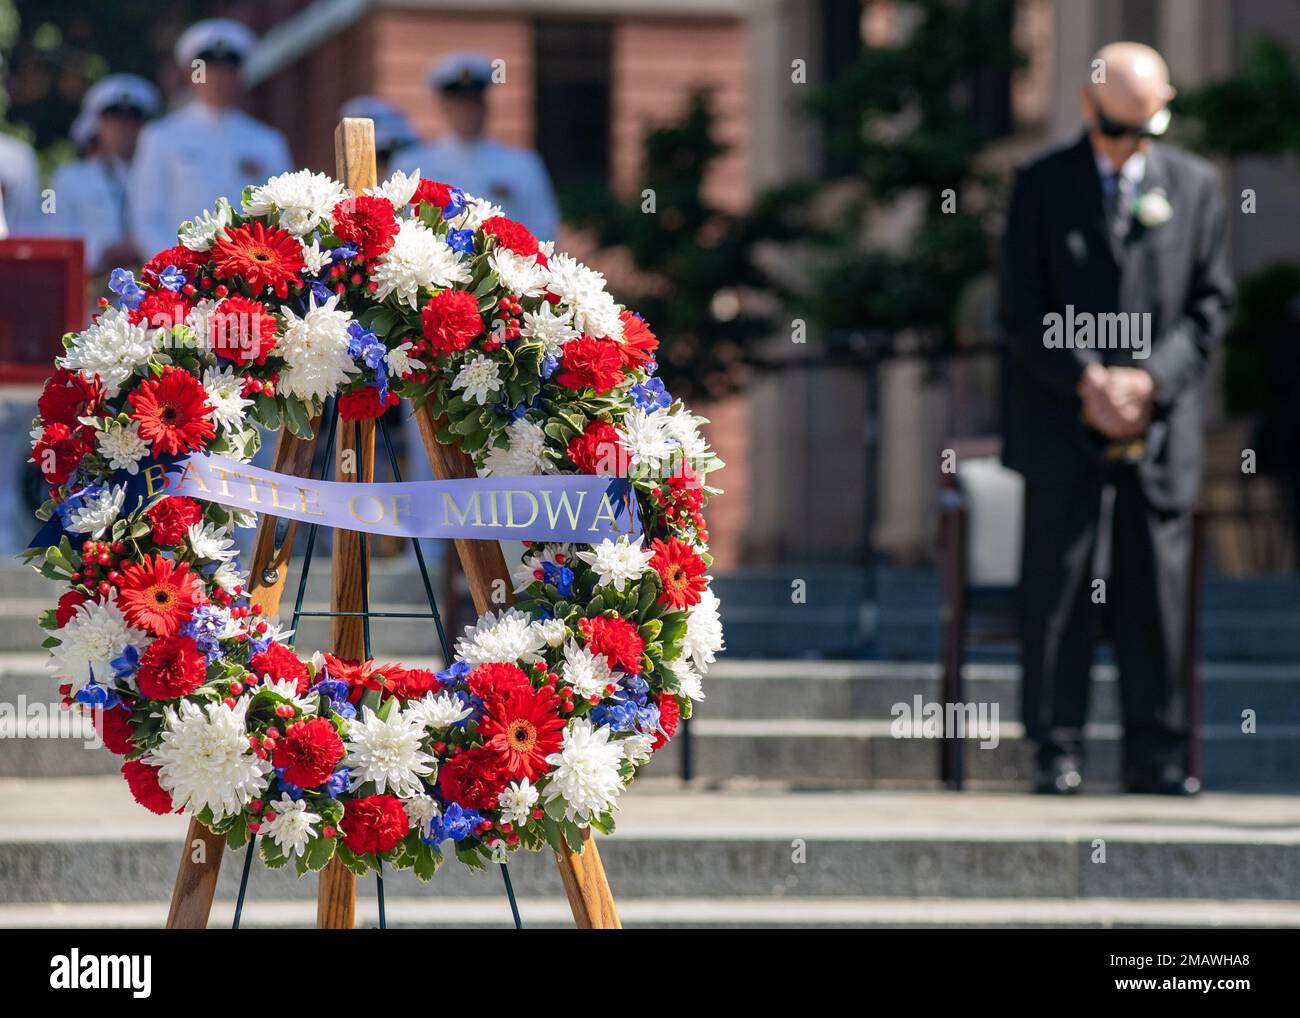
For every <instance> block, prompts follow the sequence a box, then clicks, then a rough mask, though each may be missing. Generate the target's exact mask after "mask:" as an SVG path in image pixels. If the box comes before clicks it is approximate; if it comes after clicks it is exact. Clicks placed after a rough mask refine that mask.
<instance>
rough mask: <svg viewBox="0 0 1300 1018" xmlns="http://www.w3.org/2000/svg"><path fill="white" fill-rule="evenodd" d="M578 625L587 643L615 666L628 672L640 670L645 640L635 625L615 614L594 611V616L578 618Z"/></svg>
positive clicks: (633, 672)
mask: <svg viewBox="0 0 1300 1018" xmlns="http://www.w3.org/2000/svg"><path fill="white" fill-rule="evenodd" d="M578 628H580V629H581V630H582V631H583V633H584V634H585V635H586V637H587V644H588V646H590V647H591V649H592V651H593V652H594V653H596V654H604V655H605V657H607V658H609V663H610V664H611V665H613V666H614V667H615V668H621V669H622V670H623V671H625V672H627V673H628V674H629V675H636V674H637V673H638V672H640V671H641V652H642V651H643V650H645V640H643V639H641V634H640V633H638V632H637V631H636V626H634V625H632V623H630V622H629V621H628V620H627V619H621V618H619V617H617V616H614V617H613V618H611V617H610V616H608V615H597V616H596V617H595V618H594V619H580V620H579V621H578Z"/></svg>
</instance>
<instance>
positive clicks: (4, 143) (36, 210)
mask: <svg viewBox="0 0 1300 1018" xmlns="http://www.w3.org/2000/svg"><path fill="white" fill-rule="evenodd" d="M44 232H45V223H44V221H43V218H42V216H41V177H40V171H39V170H38V169H37V167H36V153H35V152H34V151H33V150H32V147H31V146H30V145H28V144H27V143H26V142H25V141H19V140H18V139H17V138H14V137H11V136H9V135H7V134H0V238H4V237H9V236H14V237H23V236H31V235H33V234H39V233H44Z"/></svg>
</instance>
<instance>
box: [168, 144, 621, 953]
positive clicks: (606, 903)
mask: <svg viewBox="0 0 1300 1018" xmlns="http://www.w3.org/2000/svg"><path fill="white" fill-rule="evenodd" d="M334 153H335V158H336V161H337V164H338V178H339V180H341V181H342V182H343V183H344V184H346V185H347V186H348V187H349V188H350V189H351V190H352V191H353V192H354V193H356V194H360V193H361V192H362V191H363V190H365V189H366V188H368V187H373V186H374V185H375V183H376V180H375V130H374V124H373V122H372V121H370V120H363V119H345V120H343V121H342V122H341V123H340V124H339V125H338V127H337V128H336V129H335V131H334ZM416 421H417V423H418V425H419V428H420V437H421V439H422V440H423V444H424V449H425V453H426V455H427V456H428V458H429V463H430V465H431V466H432V468H433V474H434V476H435V477H437V478H438V479H439V480H450V479H453V478H464V477H474V476H475V471H474V464H473V461H472V460H471V459H470V458H469V457H468V456H467V455H466V454H465V453H463V452H461V451H460V450H459V449H457V448H453V447H451V446H445V445H442V444H440V443H439V442H438V440H437V438H436V437H435V434H436V430H437V423H436V422H435V420H434V419H433V417H432V416H431V410H430V408H429V405H428V403H426V404H425V405H424V406H423V407H422V408H421V409H419V410H418V411H416ZM319 431H320V421H319V420H317V421H316V422H314V425H313V428H312V432H313V437H311V438H309V439H300V438H296V437H295V436H293V435H292V434H290V433H289V432H288V431H281V433H280V440H279V445H278V446H277V448H276V453H275V464H274V466H273V468H272V469H274V470H276V471H277V472H280V473H288V474H296V475H298V476H306V475H307V474H308V473H309V472H310V469H311V461H312V454H313V452H314V451H315V447H316V437H317V435H318V434H319ZM374 445H375V422H374V421H363V422H361V423H360V426H359V427H356V428H349V427H343V428H340V429H339V433H338V438H337V440H336V443H335V449H336V454H335V478H336V479H337V480H340V481H357V480H361V481H371V480H373V479H374ZM345 467H348V468H350V470H351V471H353V472H349V471H348V470H345V469H344V468H345ZM358 468H359V469H360V470H361V472H362V476H361V477H360V478H358V477H357V476H356V473H355V471H356V470H357V469H358ZM277 524H278V525H279V527H280V534H279V538H280V539H279V540H278V541H277ZM286 524H287V526H285V525H286ZM296 530H297V527H296V524H295V523H294V522H293V521H291V520H278V519H277V518H276V517H273V516H266V515H264V516H263V517H262V518H261V521H260V523H259V525H258V530H257V539H256V541H255V543H254V547H253V560H252V568H251V571H250V581H249V587H250V597H251V600H252V603H253V604H255V605H260V606H261V608H262V611H263V612H264V614H265V615H266V616H267V617H270V616H272V615H274V614H275V613H276V612H277V611H278V609H279V607H280V597H281V595H282V594H283V592H284V584H285V580H286V578H287V576H288V566H289V559H290V556H291V554H292V550H293V539H294V534H295V532H296ZM367 545H368V542H367V541H366V540H364V539H363V535H361V534H359V533H357V532H356V531H351V530H339V531H336V532H335V535H334V551H333V564H332V592H331V598H330V601H331V610H332V611H334V612H356V613H358V614H356V615H350V616H344V617H340V616H335V617H334V618H333V619H332V620H331V622H332V632H331V637H332V640H331V642H332V644H333V650H334V653H335V654H336V655H337V656H339V657H341V658H345V659H353V660H360V659H362V658H364V657H366V656H367V653H366V652H367V650H368V648H367V647H366V646H365V638H364V627H365V619H364V617H363V616H362V614H360V613H363V612H364V611H366V610H367V609H366V605H367V604H368V591H367V590H366V583H367V578H368V576H369V566H368V561H367V557H368V556H367V553H368V550H369V549H368V547H367ZM455 546H456V554H457V556H458V557H459V559H460V563H461V568H462V569H463V570H464V572H465V578H466V580H467V581H468V583H469V589H470V593H471V595H472V597H473V600H474V607H475V609H476V610H477V611H478V612H479V613H480V614H481V613H483V612H486V611H490V610H493V609H498V608H503V607H505V606H506V605H508V604H510V603H511V602H512V601H513V595H512V593H511V591H512V590H513V585H512V583H511V582H510V571H509V569H508V568H507V567H506V562H505V557H504V556H503V555H502V554H501V547H500V545H499V544H497V542H496V541H473V540H468V539H457V540H456V541H455ZM494 588H495V589H496V590H497V591H504V592H505V600H504V602H502V601H501V599H500V598H498V601H497V603H493V600H492V591H493V589H494ZM255 846H256V842H255V841H250V842H249V845H248V847H247V848H246V849H245V851H248V852H252V851H254V849H255ZM224 850H225V838H224V837H222V836H221V835H216V834H212V833H211V832H210V831H208V829H207V828H205V827H204V826H203V825H202V824H200V823H199V822H198V821H197V820H191V821H190V828H189V833H188V835H187V837H186V841H185V846H184V850H183V852H182V853H181V862H180V868H179V870H178V871H177V874H176V886H175V888H174V889H173V891H172V901H171V910H170V912H169V913H168V916H167V927H168V928H169V929H202V928H205V927H206V926H207V924H208V915H209V913H210V912H211V910H212V899H213V896H214V894H215V893H216V889H217V877H218V875H219V874H220V871H221V859H222V855H223V854H224ZM555 857H556V863H557V864H558V866H559V869H560V877H561V879H562V880H563V882H564V891H565V894H566V895H567V897H568V899H569V906H570V907H571V908H572V910H573V919H574V923H575V925H576V926H577V927H578V928H580V929H617V928H619V927H620V926H621V923H620V922H619V918H618V911H617V909H616V908H615V906H614V898H613V895H612V894H611V893H610V889H609V882H608V881H607V880H606V878H605V870H604V867H603V866H602V865H601V862H600V853H599V852H598V851H597V850H596V843H595V840H594V839H593V838H592V837H591V831H590V829H588V830H585V831H583V850H582V851H581V852H580V853H579V852H574V851H572V850H570V849H569V848H568V847H567V846H565V848H564V849H563V850H562V851H556V852H555ZM355 924H356V876H355V874H353V873H352V871H351V870H349V869H348V868H347V867H346V866H344V865H343V864H342V862H341V861H340V860H339V858H338V856H337V855H336V856H335V857H334V858H333V859H331V860H330V862H329V864H328V865H326V867H325V868H324V869H323V870H321V873H320V878H319V885H318V889H317V898H316V925H317V927H319V928H321V929H352V928H353V927H354V926H355Z"/></svg>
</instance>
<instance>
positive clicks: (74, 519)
mask: <svg viewBox="0 0 1300 1018" xmlns="http://www.w3.org/2000/svg"><path fill="white" fill-rule="evenodd" d="M125 500H126V487H125V486H124V485H121V484H110V485H108V486H107V487H106V488H104V489H102V490H101V491H100V492H99V493H98V494H95V495H92V496H90V497H89V498H84V497H83V499H82V500H81V505H80V507H79V508H76V509H73V510H72V511H71V512H69V513H68V519H67V523H66V526H67V528H68V529H69V530H71V531H72V532H73V533H77V534H89V535H90V536H91V537H96V538H98V537H100V536H101V535H102V534H103V533H104V531H105V530H107V529H108V528H109V527H111V526H112V525H113V524H114V523H116V522H117V518H118V516H120V515H121V514H122V503H123V502H124V501H125Z"/></svg>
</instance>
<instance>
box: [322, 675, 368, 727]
mask: <svg viewBox="0 0 1300 1018" xmlns="http://www.w3.org/2000/svg"><path fill="white" fill-rule="evenodd" d="M311 688H312V691H313V692H315V693H317V694H319V695H320V696H321V698H322V699H324V700H326V701H328V702H326V703H322V704H321V706H322V707H325V708H327V709H328V710H332V711H333V712H334V713H335V714H337V715H339V717H341V718H345V719H346V720H348V721H351V720H352V719H353V718H355V717H356V716H357V709H356V707H355V706H353V705H352V704H351V703H349V702H348V684H347V683H346V682H344V681H343V680H342V679H321V681H320V682H318V683H316V685H314V686H312V687H311Z"/></svg>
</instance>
